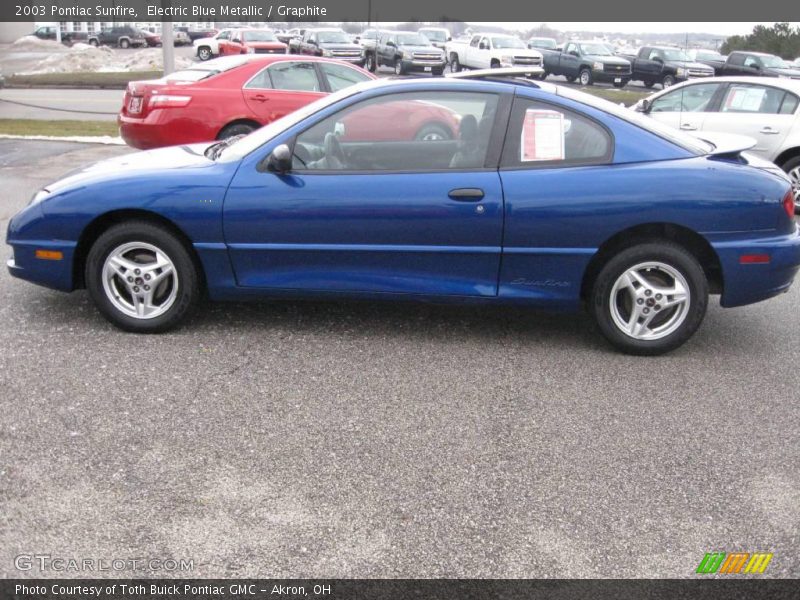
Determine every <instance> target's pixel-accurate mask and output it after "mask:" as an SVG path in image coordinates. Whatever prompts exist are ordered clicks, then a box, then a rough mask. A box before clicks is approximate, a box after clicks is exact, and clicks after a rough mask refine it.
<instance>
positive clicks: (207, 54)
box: [197, 46, 212, 60]
mask: <svg viewBox="0 0 800 600" xmlns="http://www.w3.org/2000/svg"><path fill="white" fill-rule="evenodd" d="M211 56H212V55H211V48H208V47H207V46H203V47H202V48H198V50H197V58H199V59H200V60H210V59H211Z"/></svg>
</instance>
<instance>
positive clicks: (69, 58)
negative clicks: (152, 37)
mask: <svg viewBox="0 0 800 600" xmlns="http://www.w3.org/2000/svg"><path fill="white" fill-rule="evenodd" d="M27 37H32V36H27ZM22 39H26V38H22ZM33 39H34V40H36V42H37V43H41V44H55V45H56V46H57V47H59V48H60V49H61V50H60V51H59V53H58V54H53V55H51V56H47V57H46V58H43V59H42V60H40V61H38V62H37V63H35V64H34V65H33V66H32V67H31V68H30V69H28V70H27V71H25V72H24V73H20V75H35V74H39V73H86V72H94V73H113V72H130V71H160V70H163V68H164V55H163V52H162V50H161V48H146V49H143V50H137V51H134V52H125V53H123V54H120V53H115V52H114V51H113V50H112V49H111V48H110V47H109V46H92V45H90V44H84V43H77V44H74V45H73V46H71V47H69V48H67V47H65V46H61V44H58V43H56V42H51V41H48V40H40V39H38V38H35V37H34V38H33ZM19 41H20V40H17V42H14V44H13V45H16V44H17V43H18V42H19ZM48 47H49V46H48ZM192 64H193V61H192V59H191V58H190V57H186V56H176V57H175V68H176V69H185V68H187V67H189V66H191V65H192Z"/></svg>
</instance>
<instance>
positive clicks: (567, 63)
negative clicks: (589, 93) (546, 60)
mask: <svg viewBox="0 0 800 600" xmlns="http://www.w3.org/2000/svg"><path fill="white" fill-rule="evenodd" d="M579 54H580V52H579V51H578V44H575V43H572V42H570V43H569V44H567V45H566V46H565V47H564V52H562V53H561V71H562V73H563V74H564V75H567V76H568V77H577V75H578V62H579V61H580V57H579V56H578V55H579Z"/></svg>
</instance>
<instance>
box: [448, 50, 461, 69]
mask: <svg viewBox="0 0 800 600" xmlns="http://www.w3.org/2000/svg"><path fill="white" fill-rule="evenodd" d="M460 71H461V63H460V62H458V54H456V53H455V52H453V53H451V54H450V72H451V73H459V72H460Z"/></svg>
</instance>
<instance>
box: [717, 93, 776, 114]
mask: <svg viewBox="0 0 800 600" xmlns="http://www.w3.org/2000/svg"><path fill="white" fill-rule="evenodd" d="M766 92H767V90H765V89H764V88H758V87H745V88H733V89H732V90H731V91H730V92H729V93H728V98H727V99H726V100H725V110H726V111H728V110H730V111H734V110H736V111H749V112H758V111H759V110H760V109H761V103H762V101H763V100H764V94H766Z"/></svg>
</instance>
